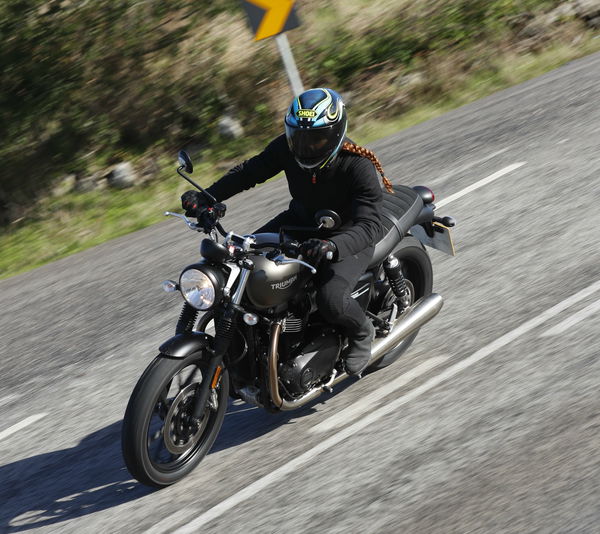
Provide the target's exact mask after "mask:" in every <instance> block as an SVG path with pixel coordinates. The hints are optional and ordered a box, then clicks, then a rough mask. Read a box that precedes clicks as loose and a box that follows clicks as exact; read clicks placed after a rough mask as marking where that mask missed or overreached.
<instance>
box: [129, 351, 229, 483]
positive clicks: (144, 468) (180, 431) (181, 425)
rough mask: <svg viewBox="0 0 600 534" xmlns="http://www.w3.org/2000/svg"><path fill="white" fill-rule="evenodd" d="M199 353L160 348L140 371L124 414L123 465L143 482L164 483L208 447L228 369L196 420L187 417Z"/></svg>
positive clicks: (223, 404)
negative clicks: (175, 355) (172, 354)
mask: <svg viewBox="0 0 600 534" xmlns="http://www.w3.org/2000/svg"><path fill="white" fill-rule="evenodd" d="M205 369H206V359H205V358H204V357H203V353H194V354H190V355H189V356H187V357H186V358H182V359H179V358H171V357H169V356H166V355H164V354H159V355H158V356H157V357H156V358H155V359H154V360H153V361H152V363H151V364H150V365H149V366H148V368H147V369H146V371H145V372H144V374H143V375H142V376H141V377H140V379H139V381H138V383H137V385H136V386H135V389H134V390H133V393H132V394H131V398H130V399H129V403H128V405H127V409H126V410H125V416H124V418H123V427H122V433H121V447H122V451H123V458H124V460H125V465H126V466H127V469H128V470H129V472H130V473H131V475H132V476H133V477H134V478H136V479H137V480H138V481H139V482H141V483H142V484H146V485H148V486H153V487H157V488H162V487H165V486H169V485H171V484H174V483H175V482H177V481H179V480H181V479H182V478H183V477H185V476H186V475H187V474H188V473H190V471H192V470H193V469H194V468H195V467H196V466H197V465H198V464H199V463H200V461H201V460H202V459H203V458H204V456H206V454H207V453H208V451H209V450H210V448H211V447H212V445H213V443H214V441H215V439H216V437H217V434H218V433H219V430H220V429H221V425H222V424H223V418H224V417H225V412H226V410H227V399H228V392H229V375H228V373H227V371H226V370H225V371H223V373H222V374H221V378H220V381H219V384H218V386H217V388H216V389H215V394H211V395H210V396H209V402H208V403H207V406H206V409H205V411H204V413H203V415H202V417H201V419H200V421H199V422H198V423H192V422H190V420H189V415H191V411H192V407H193V404H194V402H193V401H194V398H195V391H196V388H197V387H199V385H200V384H201V383H202V381H203V380H205V379H206V380H210V379H211V378H212V377H207V376H206V373H205Z"/></svg>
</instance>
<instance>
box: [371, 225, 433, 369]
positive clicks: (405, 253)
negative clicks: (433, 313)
mask: <svg viewBox="0 0 600 534" xmlns="http://www.w3.org/2000/svg"><path fill="white" fill-rule="evenodd" d="M393 254H394V256H396V258H398V260H399V261H400V264H401V265H402V274H403V275H404V278H405V279H406V280H407V286H408V288H409V291H410V292H411V297H412V301H411V304H412V303H414V302H416V301H417V300H419V299H420V298H421V297H425V296H427V295H431V291H432V289H433V268H432V266H431V260H430V259H429V254H427V251H426V250H425V247H424V246H423V244H422V243H421V242H420V241H419V240H418V239H416V238H415V237H413V236H406V237H404V239H402V241H401V242H400V246H399V247H398V248H397V249H396V250H395V251H394V252H393ZM388 291H389V292H392V290H391V289H389V290H388ZM386 297H387V299H386V298H385V297H384V299H383V301H384V303H385V301H386V300H387V301H388V302H392V301H395V296H394V295H393V293H392V295H391V296H390V295H386ZM390 308H391V305H390ZM379 313H380V314H382V315H385V314H386V313H388V310H385V309H382V310H379ZM396 320H398V319H396ZM418 333H419V331H418V330H417V331H416V332H414V333H412V334H411V335H410V336H408V337H406V338H404V339H403V340H402V341H400V343H398V345H396V346H395V347H394V348H393V349H391V350H390V351H389V352H387V353H386V354H385V356H383V358H381V359H380V360H378V361H377V362H375V363H374V364H373V365H371V366H369V367H368V371H377V370H378V369H383V368H384V367H387V366H388V365H390V364H392V363H394V362H395V361H396V360H397V359H398V358H400V356H402V355H403V354H404V353H405V352H406V351H407V350H408V348H409V347H410V346H411V345H412V343H413V341H414V340H415V338H416V337H417V335H418Z"/></svg>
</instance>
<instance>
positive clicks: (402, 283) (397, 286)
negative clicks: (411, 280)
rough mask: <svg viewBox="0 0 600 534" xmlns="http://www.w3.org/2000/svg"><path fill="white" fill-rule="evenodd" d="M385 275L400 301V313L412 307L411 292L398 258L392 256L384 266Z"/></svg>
mask: <svg viewBox="0 0 600 534" xmlns="http://www.w3.org/2000/svg"><path fill="white" fill-rule="evenodd" d="M383 269H384V271H385V275H386V277H387V279H388V282H389V283H390V287H391V288H392V291H393V292H394V295H396V298H397V299H398V307H399V308H400V309H399V310H398V311H400V312H401V313H402V312H403V311H404V310H405V309H406V308H408V307H409V306H410V291H409V290H408V287H407V286H406V280H405V279H404V274H403V273H402V266H401V265H400V261H399V260H398V258H396V256H394V255H393V254H390V255H389V256H388V258H387V260H385V263H384V264H383Z"/></svg>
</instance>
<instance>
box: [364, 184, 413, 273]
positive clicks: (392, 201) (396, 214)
mask: <svg viewBox="0 0 600 534" xmlns="http://www.w3.org/2000/svg"><path fill="white" fill-rule="evenodd" d="M422 209H423V201H422V200H421V197H420V196H419V194H418V193H417V192H416V191H415V190H414V189H412V188H411V187H408V186H405V185H395V186H394V192H393V193H391V194H390V193H385V192H384V193H383V207H382V210H381V213H380V215H381V222H382V223H383V228H384V236H383V238H382V239H381V240H380V241H379V242H378V243H377V244H376V245H375V252H373V258H372V259H371V263H370V264H369V269H372V268H373V267H375V266H377V265H378V264H380V263H381V262H383V260H384V259H385V258H386V256H389V255H390V254H391V253H392V252H393V251H394V247H396V245H398V243H400V241H401V240H402V238H403V237H404V236H405V235H406V233H407V232H408V230H409V229H410V228H411V227H412V226H414V224H415V220H416V219H417V217H418V215H419V213H420V212H421V210H422Z"/></svg>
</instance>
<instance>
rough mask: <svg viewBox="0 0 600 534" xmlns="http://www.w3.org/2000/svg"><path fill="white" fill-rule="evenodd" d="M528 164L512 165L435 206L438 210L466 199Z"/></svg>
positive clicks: (522, 162) (524, 162)
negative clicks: (470, 194) (472, 193)
mask: <svg viewBox="0 0 600 534" xmlns="http://www.w3.org/2000/svg"><path fill="white" fill-rule="evenodd" d="M526 163H527V162H526V161H520V162H519V163H513V164H512V165H509V166H508V167H504V168H503V169H500V170H499V171H498V172H495V173H494V174H491V175H490V176H488V177H487V178H483V179H482V180H479V181H478V182H475V183H474V184H471V185H470V186H468V187H465V188H464V189H462V190H461V191H459V192H458V193H454V194H453V195H450V196H449V197H446V198H443V199H442V200H440V201H439V202H436V203H435V205H436V206H437V207H438V208H441V207H442V206H445V205H446V204H449V203H450V202H453V201H455V200H457V199H459V198H461V197H464V196H465V195H468V194H469V193H471V192H473V191H475V190H476V189H479V188H480V187H483V186H484V185H487V184H490V183H492V182H493V181H495V180H497V179H498V178H502V177H503V176H505V175H507V174H509V173H511V172H513V171H516V170H517V169H519V168H521V167H522V166H523V165H525V164H526Z"/></svg>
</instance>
